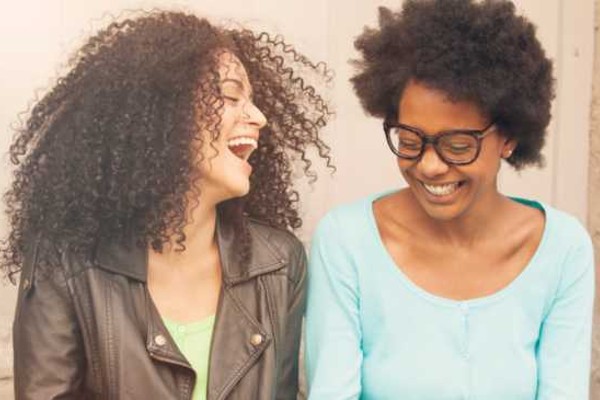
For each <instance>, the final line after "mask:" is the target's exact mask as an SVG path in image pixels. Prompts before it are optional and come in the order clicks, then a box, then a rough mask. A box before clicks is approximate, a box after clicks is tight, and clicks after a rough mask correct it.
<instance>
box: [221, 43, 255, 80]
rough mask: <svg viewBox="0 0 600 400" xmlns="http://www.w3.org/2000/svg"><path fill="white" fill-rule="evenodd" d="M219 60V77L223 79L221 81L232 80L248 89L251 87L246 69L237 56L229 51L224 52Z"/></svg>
mask: <svg viewBox="0 0 600 400" xmlns="http://www.w3.org/2000/svg"><path fill="white" fill-rule="evenodd" d="M218 60H219V76H220V77H221V81H224V80H227V79H231V80H235V81H239V82H240V83H242V85H243V86H244V87H246V88H249V87H250V82H249V80H248V73H247V72H246V68H245V67H244V64H242V62H241V61H240V59H239V58H237V57H236V55H235V54H233V53H231V52H229V51H224V52H222V53H221V54H219V56H218Z"/></svg>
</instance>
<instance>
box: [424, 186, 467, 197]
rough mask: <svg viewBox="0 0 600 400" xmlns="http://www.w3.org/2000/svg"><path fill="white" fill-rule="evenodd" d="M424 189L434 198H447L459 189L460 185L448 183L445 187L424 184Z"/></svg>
mask: <svg viewBox="0 0 600 400" xmlns="http://www.w3.org/2000/svg"><path fill="white" fill-rule="evenodd" d="M423 187H424V188H425V190H427V191H428V192H429V193H431V194H432V195H434V196H447V195H449V194H452V193H454V191H456V189H458V183H448V184H445V185H428V184H426V183H423Z"/></svg>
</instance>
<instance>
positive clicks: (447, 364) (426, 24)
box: [306, 0, 594, 400]
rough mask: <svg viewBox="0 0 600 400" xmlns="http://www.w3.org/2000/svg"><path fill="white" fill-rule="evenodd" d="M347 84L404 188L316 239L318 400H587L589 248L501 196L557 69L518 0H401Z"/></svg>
mask: <svg viewBox="0 0 600 400" xmlns="http://www.w3.org/2000/svg"><path fill="white" fill-rule="evenodd" d="M355 46H356V48H357V49H358V51H359V52H360V54H361V59H360V60H359V61H357V62H356V66H357V73H356V75H355V76H354V77H353V78H352V83H353V85H354V89H355V91H356V94H357V95H358V97H359V98H360V100H361V102H362V105H363V107H364V108H365V110H366V111H367V112H368V113H369V114H371V115H373V116H375V117H378V118H381V119H382V122H383V124H382V125H383V129H382V131H381V133H380V134H381V135H382V136H383V135H385V138H386V140H387V144H388V145H389V148H390V156H392V157H394V158H395V159H396V160H397V164H398V167H399V169H400V173H401V175H402V177H403V178H404V180H405V182H406V183H407V184H408V187H407V188H405V189H401V190H390V191H388V192H386V193H379V194H375V195H372V196H369V197H367V198H365V199H363V200H360V201H358V202H355V203H353V204H349V205H344V206H341V207H339V208H337V209H335V210H333V211H332V212H330V213H329V214H328V215H326V216H325V218H324V219H323V220H322V221H321V222H320V224H319V226H318V228H317V232H316V235H315V237H314V239H313V242H312V250H311V261H310V262H309V265H310V267H309V285H308V287H309V289H308V305H307V320H306V329H307V339H306V346H307V368H308V381H309V399H311V400H322V399H323V400H336V399H340V400H341V399H358V398H360V399H364V400H366V399H369V400H370V399H377V400H384V399H402V400H411V399H415V400H416V399H418V400H451V399H452V400H455V399H456V400H457V399H478V400H509V399H510V400H550V399H552V400H556V399H570V400H583V399H587V398H588V383H589V372H590V353H591V349H590V341H591V321H592V305H593V298H594V263H593V254H592V245H591V241H590V238H589V235H588V234H587V232H586V231H585V230H584V228H583V227H582V226H581V225H580V224H579V223H578V222H577V221H576V220H575V219H574V218H573V217H571V216H569V215H566V214H564V213H563V212H561V211H558V210H556V209H554V208H552V207H551V206H550V205H548V204H544V203H542V202H539V201H535V200H528V199H523V198H509V197H506V196H504V195H502V194H501V193H500V192H499V191H498V185H497V177H498V171H499V168H500V164H501V161H502V160H505V161H506V162H507V163H508V164H510V165H512V166H513V167H514V168H516V169H521V168H524V167H526V166H528V165H531V164H539V163H540V162H541V154H540V151H541V148H542V145H543V143H544V137H545V134H546V129H547V126H548V123H549V121H550V104H551V100H552V98H553V79H552V64H551V62H550V60H549V59H548V58H547V57H546V56H545V54H544V51H543V49H542V47H541V45H540V43H539V41H538V40H537V39H536V36H535V28H534V26H533V25H532V24H531V23H530V22H529V21H527V20H526V19H525V18H524V17H522V16H518V15H517V14H516V12H515V6H514V5H513V4H512V3H511V2H509V1H506V0H497V1H494V0H488V1H481V2H480V1H475V0H407V1H406V2H405V3H404V5H403V8H402V10H401V11H399V12H392V11H390V10H388V9H385V8H382V9H380V14H379V28H378V29H366V30H365V31H364V32H363V33H362V35H360V36H359V37H358V39H357V40H356V41H355Z"/></svg>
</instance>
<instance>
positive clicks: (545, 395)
mask: <svg viewBox="0 0 600 400" xmlns="http://www.w3.org/2000/svg"><path fill="white" fill-rule="evenodd" d="M581 230H582V231H583V228H582V229H581ZM593 303H594V254H593V246H592V243H591V240H590V238H589V236H588V235H587V233H585V232H584V233H583V234H582V238H581V240H580V241H579V244H578V245H576V246H574V248H573V250H572V251H570V252H569V253H568V255H567V257H566V258H565V261H564V265H563V272H562V276H561V279H560V282H559V285H558V288H557V291H556V296H555V298H554V301H553V303H552V305H551V307H550V309H549V311H548V313H547V315H546V317H545V319H544V321H543V323H542V326H541V330H540V337H539V342H538V348H537V363H538V392H537V398H536V399H537V400H582V399H587V398H588V396H589V375H590V355H591V333H592V314H593Z"/></svg>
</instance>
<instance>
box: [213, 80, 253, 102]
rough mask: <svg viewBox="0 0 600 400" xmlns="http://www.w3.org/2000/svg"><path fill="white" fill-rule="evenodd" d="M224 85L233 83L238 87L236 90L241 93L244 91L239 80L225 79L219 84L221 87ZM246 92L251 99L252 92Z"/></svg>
mask: <svg viewBox="0 0 600 400" xmlns="http://www.w3.org/2000/svg"><path fill="white" fill-rule="evenodd" d="M226 83H233V84H235V85H236V86H237V87H238V89H240V90H241V91H242V92H244V91H245V90H246V88H245V87H244V84H243V83H242V81H240V80H239V79H234V78H225V79H223V80H221V84H222V85H224V84H226ZM248 92H249V93H248V94H249V97H250V98H252V95H253V94H254V93H253V92H252V90H249V91H248Z"/></svg>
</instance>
